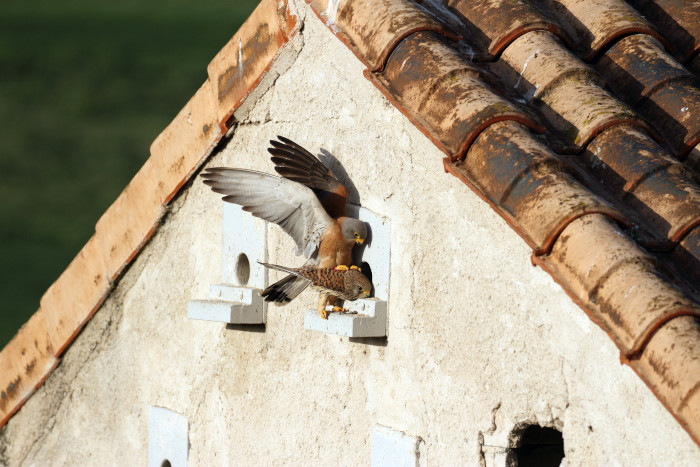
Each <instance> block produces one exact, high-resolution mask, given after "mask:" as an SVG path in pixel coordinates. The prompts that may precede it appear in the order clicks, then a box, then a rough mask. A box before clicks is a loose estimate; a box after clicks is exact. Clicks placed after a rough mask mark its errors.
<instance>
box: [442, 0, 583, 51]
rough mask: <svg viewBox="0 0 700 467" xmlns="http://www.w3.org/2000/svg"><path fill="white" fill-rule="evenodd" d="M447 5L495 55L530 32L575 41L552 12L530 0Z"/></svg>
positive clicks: (467, 0) (464, 0)
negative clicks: (547, 32) (546, 32)
mask: <svg viewBox="0 0 700 467" xmlns="http://www.w3.org/2000/svg"><path fill="white" fill-rule="evenodd" d="M447 5H448V6H449V7H450V8H452V9H453V10H454V11H455V12H456V13H457V14H458V15H459V16H460V17H461V19H462V21H463V22H464V25H465V26H466V27H467V28H468V30H469V31H470V32H471V34H470V35H469V36H468V38H467V40H468V41H469V42H470V43H471V44H472V45H473V46H475V47H476V48H477V49H479V50H481V51H483V52H486V53H488V54H489V56H490V57H491V58H494V57H496V56H498V55H499V54H500V53H501V52H502V51H503V49H505V48H506V47H507V46H508V45H509V44H510V43H511V42H512V41H514V40H515V39H517V38H518V37H520V36H522V35H523V34H525V33H528V32H530V31H538V30H539V31H541V30H544V31H550V32H552V33H554V34H556V35H558V36H559V37H560V38H561V39H562V40H563V41H565V42H567V43H569V44H570V43H571V38H570V37H569V35H568V34H567V33H566V31H564V30H563V29H562V28H561V26H560V25H559V23H557V21H556V20H555V19H553V18H552V17H551V15H549V14H547V12H545V11H543V10H541V9H539V8H538V7H537V6H536V5H535V4H534V3H532V2H529V1H526V0H476V1H475V0H448V1H447Z"/></svg>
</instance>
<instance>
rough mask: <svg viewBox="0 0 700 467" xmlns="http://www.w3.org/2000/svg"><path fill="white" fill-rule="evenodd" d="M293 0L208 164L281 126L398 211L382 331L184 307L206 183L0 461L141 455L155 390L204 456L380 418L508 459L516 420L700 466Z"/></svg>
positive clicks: (277, 258) (341, 460)
mask: <svg viewBox="0 0 700 467" xmlns="http://www.w3.org/2000/svg"><path fill="white" fill-rule="evenodd" d="M295 6H296V8H297V13H298V14H299V16H300V19H301V20H302V21H304V26H303V29H302V31H301V32H300V35H299V37H298V39H297V40H296V41H295V42H294V43H292V44H290V45H289V46H288V47H290V48H296V49H295V51H294V54H295V55H296V54H297V51H298V55H296V58H295V60H293V62H292V63H291V65H290V66H289V68H288V69H286V71H283V72H281V74H280V76H279V77H278V79H277V80H276V82H275V83H274V86H272V87H270V88H269V89H267V91H266V92H264V93H260V95H259V96H257V97H256V101H255V102H254V103H252V102H250V101H249V104H246V106H244V107H243V108H242V109H240V110H239V111H238V112H237V114H236V117H237V118H238V120H239V123H238V125H237V127H236V129H235V131H234V133H233V136H232V139H231V140H230V141H229V142H228V143H227V145H226V147H225V148H224V149H223V150H222V151H220V152H219V153H217V154H216V155H215V156H214V157H212V159H211V160H210V161H209V162H208V163H207V165H208V166H232V167H245V168H250V169H256V170H262V171H267V172H271V171H272V164H271V162H270V161H269V157H268V154H267V152H266V147H267V141H268V140H269V139H271V138H273V137H274V136H275V135H278V134H280V135H284V136H288V137H291V138H292V139H294V140H295V141H296V142H298V143H300V144H302V145H303V146H304V147H306V148H307V149H309V150H310V151H312V152H315V153H316V152H318V150H319V149H321V148H322V149H325V150H327V151H328V152H330V153H331V154H332V155H333V156H335V158H337V161H338V162H333V163H332V164H331V168H332V170H334V171H335V172H336V173H338V174H340V175H342V176H343V177H345V176H347V177H348V178H346V179H344V181H348V180H351V181H352V184H353V185H354V188H351V189H350V197H351V202H353V203H355V204H358V203H360V204H362V205H363V206H365V207H367V208H369V209H371V210H372V211H374V212H376V213H378V214H381V215H383V216H386V217H388V218H390V219H391V254H392V256H391V262H392V264H391V286H390V302H389V318H388V319H389V323H388V338H387V339H386V340H382V339H348V338H343V337H338V336H332V335H326V334H322V333H317V332H311V331H306V330H304V327H303V321H304V310H305V309H308V308H314V307H315V302H316V296H315V294H313V293H312V292H310V291H307V292H304V293H303V294H302V295H301V296H300V297H299V298H298V299H297V300H295V301H294V302H292V303H291V304H290V305H288V306H286V307H280V308H277V307H270V308H269V310H268V315H267V325H266V326H265V327H264V328H262V327H259V326H258V327H249V328H244V327H235V326H229V327H228V328H227V327H226V326H224V325H223V324H219V323H212V322H206V321H194V320H189V319H187V302H188V301H189V300H191V299H193V298H204V297H206V296H207V294H208V288H209V285H210V284H213V283H218V282H219V281H220V271H221V231H220V228H221V201H220V197H219V196H218V195H215V194H213V193H212V192H211V191H210V190H209V188H208V187H206V186H204V185H203V184H202V183H201V180H200V179H198V178H197V179H194V180H193V182H191V184H189V185H188V186H186V187H185V188H184V189H183V191H182V193H181V195H179V196H178V197H177V199H176V200H175V201H174V202H173V203H172V205H171V206H170V211H169V213H168V215H167V217H166V219H165V220H164V222H163V225H162V226H161V227H160V229H159V230H158V232H157V233H156V234H155V236H154V237H153V239H152V240H151V241H150V242H149V244H148V245H147V246H146V247H145V248H144V249H143V251H142V252H141V253H140V254H139V256H138V257H137V258H136V260H135V261H134V263H133V264H132V265H131V266H130V268H129V269H128V271H127V272H126V274H125V275H124V277H123V278H122V279H121V280H120V281H119V283H118V285H117V287H116V288H115V289H114V291H113V292H112V294H111V295H110V297H109V298H108V299H107V300H106V301H105V303H104V305H103V306H102V308H101V309H100V310H99V311H98V312H97V314H96V315H95V316H94V318H93V319H92V320H91V321H90V322H89V324H88V325H87V326H86V328H85V329H84V330H83V332H82V333H81V335H80V336H79V337H78V338H77V340H76V341H75V342H74V343H73V345H72V346H71V347H70V348H69V349H68V350H67V352H66V353H65V355H64V357H63V358H62V363H61V365H60V366H59V367H58V368H57V369H56V370H55V372H54V373H53V374H52V376H51V377H50V378H49V379H48V380H47V381H46V383H45V384H44V385H43V386H42V387H41V388H40V389H39V390H38V391H37V392H36V393H35V394H34V396H33V397H31V398H30V399H29V401H28V402H27V403H26V404H25V405H24V406H23V407H22V409H21V410H20V411H19V412H18V413H17V414H16V415H15V416H14V417H13V418H12V419H11V420H10V421H9V423H8V424H7V425H6V426H5V427H4V428H3V429H2V431H0V464H2V463H4V464H7V465H65V464H71V465H96V464H105V465H143V464H144V463H145V462H146V459H147V458H148V456H147V445H148V443H147V433H148V408H149V407H150V406H159V407H164V408H167V409H169V410H172V411H174V412H177V413H180V414H182V415H184V416H185V417H187V419H188V422H189V442H190V450H189V463H190V464H191V465H226V464H244V465H245V464H283V463H304V464H318V465H321V464H325V465H333V464H346V465H357V464H360V465H362V464H364V465H367V464H369V462H370V434H371V431H372V428H373V427H374V426H375V425H376V424H381V425H385V426H388V427H391V428H393V429H396V430H399V431H403V432H405V433H406V434H408V435H411V436H416V437H420V438H421V439H422V442H421V443H420V463H421V464H425V465H429V464H433V465H436V464H437V465H444V464H464V465H478V464H479V463H480V462H486V463H488V464H491V463H492V462H498V459H499V455H501V454H499V453H502V452H504V449H503V448H506V447H508V446H510V444H509V443H511V442H512V440H511V439H510V438H509V437H510V435H511V432H512V430H513V429H514V428H515V427H517V426H521V425H523V424H539V425H542V426H553V427H556V428H557V429H559V430H561V431H562V433H563V437H564V446H565V453H566V457H565V459H564V464H565V465H579V464H598V465H615V464H618V465H664V464H676V465H677V464H700V451H699V450H698V448H697V446H696V445H695V444H694V443H693V441H692V440H691V439H690V437H689V436H688V435H687V434H686V433H685V432H684V431H683V429H682V428H681V427H680V425H679V424H678V423H677V422H676V421H675V420H674V419H673V417H672V416H671V415H670V414H669V413H668V411H666V409H664V408H663V407H662V405H661V404H660V403H659V402H658V400H657V399H656V398H655V397H654V396H653V395H652V393H651V391H650V390H649V389H648V388H647V387H646V386H645V385H644V384H643V383H642V381H641V380H640V379H639V378H638V377H637V376H636V375H634V373H633V372H632V370H630V369H629V368H628V367H627V366H622V365H621V364H620V362H619V356H618V355H619V354H618V351H617V349H616V348H615V346H614V344H613V343H612V341H611V340H610V339H609V338H608V337H607V336H606V335H605V334H604V332H603V331H601V330H600V329H599V328H598V327H597V326H595V325H594V324H593V323H592V322H591V321H590V320H589V319H588V318H587V317H586V315H585V314H584V312H583V311H582V310H581V309H579V308H578V307H577V306H576V305H575V304H574V303H572V301H571V300H570V299H569V297H568V296H567V295H566V294H565V293H564V292H563V291H562V289H561V288H560V287H559V286H558V285H557V284H555V283H554V281H553V280H552V279H551V278H550V277H549V276H548V275H547V274H546V273H544V272H543V271H542V270H541V269H538V268H533V267H532V266H531V264H530V258H529V257H530V253H531V251H530V249H529V248H528V247H527V245H526V244H525V243H524V242H523V241H522V239H521V238H520V237H519V236H518V235H517V234H516V233H515V232H513V231H512V230H511V229H510V227H508V225H506V223H505V222H504V221H503V220H502V219H501V218H500V217H499V216H498V215H497V214H496V213H495V212H494V211H493V210H492V209H491V208H490V207H489V206H488V205H486V204H485V203H484V202H482V201H481V200H480V199H479V198H478V197H477V196H476V195H475V194H474V193H472V192H471V191H470V190H469V189H468V188H467V187H466V186H465V185H464V184H462V183H461V182H460V181H459V180H457V179H456V178H455V177H452V176H450V175H448V174H446V173H444V171H443V169H442V164H441V158H442V157H443V154H442V153H441V152H440V151H438V150H437V149H436V148H435V146H434V145H433V144H432V143H431V142H430V141H429V140H428V139H427V138H425V137H424V136H423V134H422V133H420V131H418V130H417V129H416V128H415V127H414V126H413V125H412V124H411V123H410V122H409V121H408V120H407V119H406V118H405V117H404V116H403V115H402V114H401V113H400V112H399V111H398V110H396V109H395V108H394V107H393V106H392V105H391V104H389V102H388V101H387V100H386V99H385V98H384V97H383V96H382V95H381V94H380V93H379V91H377V90H376V89H375V88H374V87H373V86H372V85H371V83H370V82H369V81H367V80H366V79H365V78H364V77H363V75H362V71H363V66H362V64H361V63H360V62H359V61H358V60H357V59H356V58H355V56H354V55H353V54H352V53H351V52H350V51H349V50H348V49H347V48H346V47H345V46H344V45H343V44H342V43H341V42H340V41H339V40H337V39H336V38H335V37H333V36H332V34H331V33H330V32H329V31H328V29H327V28H326V26H325V25H323V24H322V23H321V22H320V21H319V20H318V19H317V17H316V16H315V15H313V13H311V12H310V10H308V9H307V7H306V6H305V5H304V4H303V2H297V3H296V5H295ZM268 232H269V234H268V235H269V236H268V249H269V251H268V259H269V260H270V261H271V262H274V263H279V264H285V265H299V264H301V263H302V262H303V259H302V258H300V257H296V256H294V254H293V252H292V250H293V247H294V245H293V242H292V241H291V239H290V238H288V237H287V236H286V234H284V232H283V231H282V230H281V229H280V228H278V227H276V226H273V227H271V228H269V229H268ZM277 278H279V275H278V274H277V273H271V274H270V280H271V281H274V280H276V279H277ZM501 460H502V459H501ZM482 465H483V464H482Z"/></svg>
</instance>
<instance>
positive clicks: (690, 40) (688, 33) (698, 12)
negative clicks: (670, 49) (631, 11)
mask: <svg viewBox="0 0 700 467" xmlns="http://www.w3.org/2000/svg"><path fill="white" fill-rule="evenodd" d="M627 1H628V2H629V3H630V4H632V6H634V7H635V8H637V9H638V10H639V11H641V12H642V13H644V15H645V16H646V17H647V18H649V20H650V21H651V22H653V23H654V24H655V25H656V26H657V27H658V28H659V31H662V32H663V34H664V36H666V37H667V38H668V40H669V42H671V43H672V44H673V45H674V46H675V49H676V55H677V56H678V59H679V60H680V61H681V62H683V63H686V62H687V61H689V60H692V59H693V57H697V56H698V51H700V1H699V0H683V1H679V0H627Z"/></svg>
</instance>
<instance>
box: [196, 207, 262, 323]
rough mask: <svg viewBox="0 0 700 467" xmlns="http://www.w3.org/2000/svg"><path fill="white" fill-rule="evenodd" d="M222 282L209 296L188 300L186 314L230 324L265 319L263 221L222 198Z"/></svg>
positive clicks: (260, 321) (211, 287) (212, 287)
mask: <svg viewBox="0 0 700 467" xmlns="http://www.w3.org/2000/svg"><path fill="white" fill-rule="evenodd" d="M222 204H223V222H222V228H223V249H222V262H221V264H222V271H221V276H222V280H223V282H224V283H223V284H213V285H211V286H210V289H209V299H208V300H190V302H189V303H188V304H187V317H188V318H191V319H201V320H207V321H218V322H223V323H232V324H261V323H265V322H266V318H267V303H265V302H264V301H263V299H262V297H261V296H260V292H261V291H262V290H264V289H265V287H266V285H267V269H266V268H265V267H263V266H262V265H260V264H258V261H266V260H267V227H266V225H265V222H264V221H262V220H260V219H256V218H255V217H253V216H252V215H251V214H250V213H248V212H245V211H244V210H243V209H242V208H241V207H240V206H238V205H235V204H231V203H226V202H223V203H222Z"/></svg>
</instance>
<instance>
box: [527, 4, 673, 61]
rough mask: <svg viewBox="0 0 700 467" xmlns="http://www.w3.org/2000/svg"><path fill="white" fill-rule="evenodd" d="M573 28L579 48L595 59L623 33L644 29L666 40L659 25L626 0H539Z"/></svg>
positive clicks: (579, 52)
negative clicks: (658, 30)
mask: <svg viewBox="0 0 700 467" xmlns="http://www.w3.org/2000/svg"><path fill="white" fill-rule="evenodd" d="M540 1H541V2H542V3H543V4H545V5H548V6H549V8H551V9H552V11H554V12H555V13H556V15H557V18H558V19H559V21H560V22H561V23H562V24H565V25H567V26H568V30H570V31H573V35H574V40H575V42H576V44H577V49H576V52H577V53H578V55H580V56H581V57H582V58H583V59H584V60H586V61H589V60H591V59H593V58H594V57H595V56H596V55H597V54H598V53H600V52H602V51H604V50H605V49H606V48H607V47H609V46H610V45H611V44H612V43H613V42H614V41H616V40H617V39H619V38H620V37H622V36H626V35H629V34H634V33H644V34H648V35H650V36H654V37H656V38H657V39H659V40H661V41H664V38H663V37H662V36H661V35H660V34H659V33H658V32H657V31H656V29H655V28H654V27H653V26H652V25H651V24H649V22H647V20H646V19H644V17H643V16H642V15H640V14H639V13H638V12H637V11H636V10H635V9H634V8H632V7H631V6H629V5H628V4H627V3H625V2H624V1H623V0H540Z"/></svg>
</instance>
